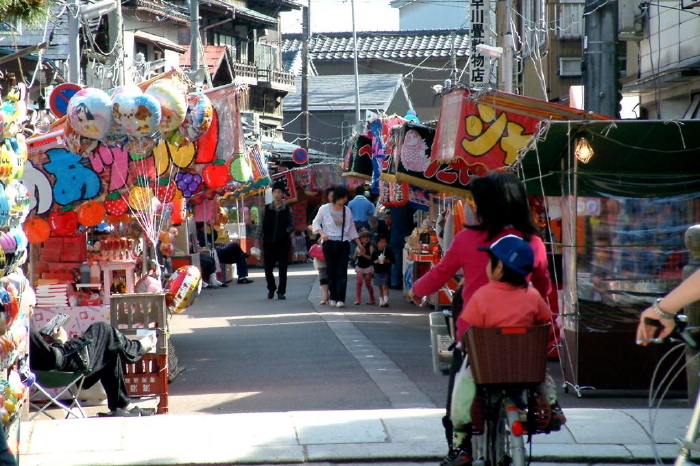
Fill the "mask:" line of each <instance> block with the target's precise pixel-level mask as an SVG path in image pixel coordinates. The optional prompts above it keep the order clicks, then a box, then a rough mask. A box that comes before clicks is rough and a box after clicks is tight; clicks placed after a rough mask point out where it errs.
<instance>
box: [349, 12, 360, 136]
mask: <svg viewBox="0 0 700 466" xmlns="http://www.w3.org/2000/svg"><path fill="white" fill-rule="evenodd" d="M350 6H351V8H352V54H353V62H354V67H355V119H356V120H357V121H356V122H355V124H356V126H357V132H358V133H360V132H361V131H362V115H361V114H360V74H359V71H358V67H357V31H356V29H355V0H350Z"/></svg>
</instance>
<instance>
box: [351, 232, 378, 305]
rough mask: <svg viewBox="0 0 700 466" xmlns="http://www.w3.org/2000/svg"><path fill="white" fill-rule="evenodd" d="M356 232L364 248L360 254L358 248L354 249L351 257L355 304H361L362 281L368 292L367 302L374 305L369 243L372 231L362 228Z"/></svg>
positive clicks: (372, 249) (370, 246)
mask: <svg viewBox="0 0 700 466" xmlns="http://www.w3.org/2000/svg"><path fill="white" fill-rule="evenodd" d="M358 234H359V235H360V242H361V243H362V245H363V246H364V247H365V250H364V251H363V253H362V254H360V250H359V249H355V253H354V254H353V256H352V258H353V260H354V261H355V274H356V275H355V305H356V306H359V305H360V304H362V284H363V283H364V284H365V286H366V287H367V292H368V293H369V301H367V304H369V305H374V287H373V286H372V275H374V267H373V266H372V253H373V252H374V246H373V245H372V244H370V240H371V239H372V232H370V231H369V230H368V229H366V228H362V229H361V230H360V231H359V232H358Z"/></svg>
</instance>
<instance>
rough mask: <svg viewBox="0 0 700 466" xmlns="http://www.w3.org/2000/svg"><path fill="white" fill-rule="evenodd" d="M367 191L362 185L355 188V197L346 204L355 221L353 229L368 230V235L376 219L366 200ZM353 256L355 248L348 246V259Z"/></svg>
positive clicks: (372, 205) (372, 208)
mask: <svg viewBox="0 0 700 466" xmlns="http://www.w3.org/2000/svg"><path fill="white" fill-rule="evenodd" d="M368 194H369V191H367V190H366V189H365V187H364V185H360V186H357V187H356V188H355V197H354V198H352V200H351V201H350V202H348V207H349V208H350V211H351V212H352V217H353V218H354V219H355V229H356V230H357V231H360V230H362V229H366V230H369V231H370V233H371V232H372V231H373V230H374V229H375V228H376V226H377V225H376V220H377V219H376V217H375V215H374V214H375V210H376V208H375V206H374V204H372V201H370V200H369V199H368V198H367V195H368ZM354 256H355V248H354V246H353V245H352V244H350V257H351V258H353V257H354ZM350 263H351V265H352V266H353V267H354V266H355V261H354V259H352V260H351V262H350Z"/></svg>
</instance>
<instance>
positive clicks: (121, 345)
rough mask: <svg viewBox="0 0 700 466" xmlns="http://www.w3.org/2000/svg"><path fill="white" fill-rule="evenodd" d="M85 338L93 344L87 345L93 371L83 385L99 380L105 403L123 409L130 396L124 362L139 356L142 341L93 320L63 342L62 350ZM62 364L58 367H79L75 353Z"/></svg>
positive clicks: (75, 368)
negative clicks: (125, 379) (85, 328)
mask: <svg viewBox="0 0 700 466" xmlns="http://www.w3.org/2000/svg"><path fill="white" fill-rule="evenodd" d="M85 339H90V340H92V343H90V344H88V345H87V351H88V355H89V356H90V369H91V370H92V372H90V374H89V375H88V376H87V377H86V378H85V384H84V385H83V387H85V388H90V387H92V386H93V385H95V384H96V383H97V382H98V381H99V382H100V383H101V384H102V387H103V388H104V389H105V393H106V394H107V406H108V407H109V409H110V411H113V410H115V409H117V408H126V407H127V406H128V405H129V401H130V399H131V398H130V396H129V391H128V390H127V388H126V383H125V382H124V369H125V365H126V364H127V363H134V362H136V361H138V360H139V359H141V343H140V342H138V341H134V340H129V339H128V338H126V337H125V336H124V334H123V333H121V332H120V331H118V330H117V329H115V328H114V327H112V326H111V325H109V324H107V323H106V322H95V323H94V324H92V325H90V326H89V327H88V328H87V330H85V332H84V333H83V335H82V336H80V337H76V338H72V339H70V340H68V341H67V342H66V343H64V344H63V349H64V350H65V351H66V352H69V351H71V350H72V349H73V348H75V347H76V346H78V345H79V344H80V342H81V341H83V340H85ZM63 366H64V367H61V368H59V370H63V371H77V370H81V369H82V367H81V366H82V363H81V362H80V360H79V357H78V355H74V356H71V357H70V358H68V359H67V360H66V361H64V363H63Z"/></svg>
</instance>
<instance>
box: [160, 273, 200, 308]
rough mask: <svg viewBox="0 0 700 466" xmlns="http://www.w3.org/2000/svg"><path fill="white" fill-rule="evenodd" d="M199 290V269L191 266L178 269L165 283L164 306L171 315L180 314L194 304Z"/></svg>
mask: <svg viewBox="0 0 700 466" xmlns="http://www.w3.org/2000/svg"><path fill="white" fill-rule="evenodd" d="M201 290H202V275H201V274H200V272H199V269H198V268H197V267H195V266H193V265H185V266H183V267H180V268H179V269H177V270H176V271H175V272H173V274H172V276H171V277H170V278H169V279H168V281H167V282H166V283H165V287H164V289H163V291H164V292H165V305H166V306H167V307H168V310H169V311H170V312H172V313H173V314H180V313H181V312H184V311H185V310H186V309H187V308H188V307H190V306H191V305H192V304H194V302H195V301H196V300H197V297H198V296H199V293H200V291H201Z"/></svg>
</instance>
